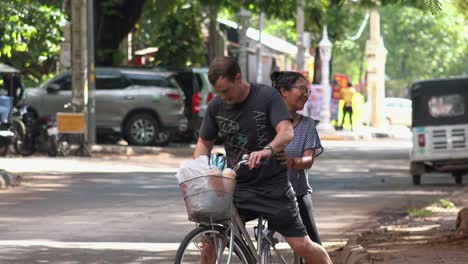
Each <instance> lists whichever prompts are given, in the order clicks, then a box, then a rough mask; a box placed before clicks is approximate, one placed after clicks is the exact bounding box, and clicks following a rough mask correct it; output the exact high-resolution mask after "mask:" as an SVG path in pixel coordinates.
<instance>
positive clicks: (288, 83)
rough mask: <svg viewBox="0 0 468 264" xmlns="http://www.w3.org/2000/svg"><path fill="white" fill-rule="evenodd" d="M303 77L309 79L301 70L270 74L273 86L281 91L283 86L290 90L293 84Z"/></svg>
mask: <svg viewBox="0 0 468 264" xmlns="http://www.w3.org/2000/svg"><path fill="white" fill-rule="evenodd" d="M301 78H302V79H304V80H305V81H307V79H306V78H305V77H304V75H302V74H300V73H299V72H293V71H276V72H273V73H272V74H270V80H271V86H272V87H273V88H275V89H276V90H278V91H280V89H281V88H284V89H286V90H288V91H289V90H290V89H291V87H292V85H293V84H294V83H295V82H297V80H299V79H301Z"/></svg>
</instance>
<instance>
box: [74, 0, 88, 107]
mask: <svg viewBox="0 0 468 264" xmlns="http://www.w3.org/2000/svg"><path fill="white" fill-rule="evenodd" d="M71 17H72V25H71V26H72V36H71V40H72V43H71V50H72V52H71V69H72V99H71V104H72V105H71V107H72V111H73V112H83V111H84V105H85V96H86V93H85V89H86V87H87V86H88V84H87V79H88V78H87V76H86V66H87V65H86V64H87V42H86V26H87V25H86V0H75V1H71Z"/></svg>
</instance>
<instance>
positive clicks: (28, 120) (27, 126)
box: [12, 105, 40, 156]
mask: <svg viewBox="0 0 468 264" xmlns="http://www.w3.org/2000/svg"><path fill="white" fill-rule="evenodd" d="M39 127H40V126H39V123H38V118H37V116H36V114H35V113H34V112H32V111H30V110H29V109H28V106H26V105H23V106H19V107H18V109H17V110H16V111H15V112H14V113H13V117H12V129H13V130H14V131H15V137H14V139H13V146H14V149H15V151H16V153H18V154H20V155H21V156H30V155H32V154H33V153H34V152H35V151H36V137H37V136H38V135H39V133H40V131H39Z"/></svg>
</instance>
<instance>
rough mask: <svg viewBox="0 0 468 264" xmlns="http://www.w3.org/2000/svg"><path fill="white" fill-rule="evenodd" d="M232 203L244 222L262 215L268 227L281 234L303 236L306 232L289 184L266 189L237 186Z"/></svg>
mask: <svg viewBox="0 0 468 264" xmlns="http://www.w3.org/2000/svg"><path fill="white" fill-rule="evenodd" d="M234 205H235V206H236V208H237V211H238V213H239V215H240V217H241V219H242V220H243V221H244V222H248V221H251V220H254V219H256V218H258V216H260V215H262V216H263V217H264V218H265V219H267V220H268V228H269V229H271V230H274V231H276V232H278V233H280V234H282V235H283V236H286V237H304V236H306V234H307V233H306V229H305V227H304V224H303V223H302V220H301V216H300V214H299V208H298V205H297V201H296V195H295V192H294V190H293V188H292V187H291V186H290V185H289V186H288V187H283V188H267V189H263V188H262V189H255V188H237V189H236V193H235V195H234Z"/></svg>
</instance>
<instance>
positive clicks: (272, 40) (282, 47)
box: [218, 18, 297, 56]
mask: <svg viewBox="0 0 468 264" xmlns="http://www.w3.org/2000/svg"><path fill="white" fill-rule="evenodd" d="M218 22H219V23H222V24H224V25H226V26H228V27H231V28H235V29H237V28H238V25H237V23H236V22H234V21H231V20H228V19H224V18H218ZM246 35H247V37H248V38H250V39H253V40H255V41H258V38H259V30H257V29H255V28H251V27H249V28H248V29H247V33H246ZM261 43H262V45H265V46H267V47H269V48H271V49H273V50H276V51H279V52H282V53H287V54H289V55H291V56H296V54H297V47H296V45H293V44H291V43H289V42H287V41H285V40H283V39H280V38H278V37H275V36H272V35H270V34H267V33H265V32H264V31H262V39H261Z"/></svg>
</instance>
